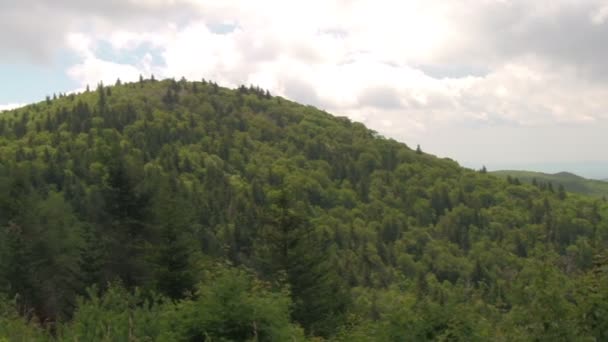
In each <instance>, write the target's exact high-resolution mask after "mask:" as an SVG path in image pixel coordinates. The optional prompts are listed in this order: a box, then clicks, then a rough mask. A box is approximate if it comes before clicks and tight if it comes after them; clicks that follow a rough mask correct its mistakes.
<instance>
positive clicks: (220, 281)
mask: <svg viewBox="0 0 608 342" xmlns="http://www.w3.org/2000/svg"><path fill="white" fill-rule="evenodd" d="M607 247H608V205H607V204H606V203H605V202H603V201H601V200H599V199H596V198H591V197H585V196H580V195H576V194H568V195H567V196H563V194H560V193H558V192H555V191H553V192H552V191H550V190H549V189H548V188H547V187H545V188H542V187H534V186H532V185H527V184H518V183H517V182H514V181H513V180H511V181H510V182H508V181H505V180H504V179H500V178H499V177H495V176H493V175H491V174H488V173H485V172H476V171H473V170H469V169H465V168H462V167H460V166H459V165H458V164H457V163H456V162H454V161H452V160H448V159H439V158H436V157H434V156H432V155H428V154H426V153H424V151H421V150H417V151H416V150H412V149H410V148H409V147H408V146H406V145H405V144H403V143H399V142H396V141H394V140H390V139H386V138H383V137H382V136H380V135H379V134H377V133H376V132H373V131H370V130H368V129H367V128H366V127H365V126H363V125H362V124H360V123H355V122H351V121H350V120H348V119H346V118H339V117H334V116H332V115H330V114H328V113H326V112H323V111H320V110H318V109H315V108H313V107H310V106H302V105H299V104H297V103H294V102H291V101H288V100H286V99H284V98H281V97H274V96H271V94H269V93H268V92H267V91H263V90H262V89H259V88H254V87H249V88H247V87H240V88H238V89H234V90H233V89H227V88H223V87H219V86H218V85H217V84H215V83H212V82H207V81H204V82H187V81H185V80H181V81H174V80H164V81H155V80H141V81H140V82H138V83H131V84H120V82H117V85H116V86H113V87H107V86H99V87H98V88H97V90H95V91H87V92H85V93H83V94H77V95H68V96H64V95H60V96H59V97H58V98H56V99H54V98H49V99H47V100H46V101H44V102H41V103H36V104H32V105H29V106H26V107H23V108H20V109H17V110H13V111H8V112H4V113H2V114H1V115H0V340H9V341H13V340H15V341H37V340H41V341H48V340H66V341H75V340H78V341H134V340H141V341H143V340H155V341H211V340H213V341H303V340H307V339H311V340H316V341H318V340H320V339H321V338H323V339H325V340H331V341H374V340H376V341H425V340H440V341H444V340H450V341H488V340H493V341H514V340H517V341H532V340H538V341H540V340H543V341H569V340H579V339H580V340H590V341H591V340H598V341H599V340H606V331H607V326H606V324H607V323H606V319H605V314H604V313H605V311H606V310H605V309H606V303H607V302H608V297H607V296H608V287H607V286H608V274H607V273H606V272H605V268H606V265H608V260H606V259H605V255H602V253H604V252H605V250H606V248H607ZM602 310H604V311H602Z"/></svg>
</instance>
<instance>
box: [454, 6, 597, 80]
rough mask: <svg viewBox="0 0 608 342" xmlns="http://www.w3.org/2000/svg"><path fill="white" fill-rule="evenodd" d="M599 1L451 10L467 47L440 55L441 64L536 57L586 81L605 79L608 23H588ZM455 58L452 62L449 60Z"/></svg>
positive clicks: (481, 63)
mask: <svg viewBox="0 0 608 342" xmlns="http://www.w3.org/2000/svg"><path fill="white" fill-rule="evenodd" d="M600 5H601V2H600V1H576V2H575V1H566V0H556V1H551V2H548V3H544V8H543V7H540V6H541V3H540V2H530V1H526V0H515V1H501V2H499V1H496V2H484V3H483V5H477V6H476V7H475V6H473V7H475V9H467V8H466V6H463V7H462V8H458V9H456V11H455V12H454V15H453V18H452V19H453V20H454V21H455V22H456V25H457V26H461V27H463V28H464V33H463V35H464V36H466V42H467V43H466V44H462V45H459V44H455V45H454V46H451V47H450V48H449V49H447V50H446V51H444V53H445V57H446V58H445V59H444V61H446V62H450V63H454V62H460V63H473V62H476V63H478V65H479V64H480V66H482V67H483V66H484V65H486V66H487V63H495V64H497V63H503V62H505V61H506V60H509V59H513V58H518V57H522V56H529V55H533V56H538V57H540V58H543V59H544V60H545V61H546V62H547V63H552V64H554V65H555V66H556V67H559V66H568V67H571V68H573V69H574V70H576V72H578V73H579V74H580V75H581V76H584V77H586V78H589V79H602V80H608V64H606V62H605V61H606V60H607V59H608V44H607V42H608V23H603V24H596V23H593V22H592V19H591V17H592V15H593V14H594V13H596V12H597V11H598V9H599V6H600ZM454 59H457V60H454Z"/></svg>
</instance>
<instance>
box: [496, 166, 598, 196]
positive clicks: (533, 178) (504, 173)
mask: <svg viewBox="0 0 608 342" xmlns="http://www.w3.org/2000/svg"><path fill="white" fill-rule="evenodd" d="M492 174H495V175H497V176H500V177H504V178H506V177H513V178H518V179H519V180H520V181H522V182H525V183H529V184H532V183H533V182H536V183H537V184H540V183H545V184H549V183H551V184H552V185H553V186H554V187H555V189H556V190H557V187H558V186H559V185H562V186H563V187H564V188H565V189H566V191H570V192H575V193H578V194H583V195H589V196H594V197H600V198H602V197H606V198H608V183H607V182H606V181H601V180H595V179H587V178H583V177H581V176H578V175H575V174H573V173H570V172H559V173H555V174H547V173H542V172H533V171H516V170H501V171H493V172H492Z"/></svg>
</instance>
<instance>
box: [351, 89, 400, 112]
mask: <svg viewBox="0 0 608 342" xmlns="http://www.w3.org/2000/svg"><path fill="white" fill-rule="evenodd" d="M358 102H359V105H361V106H370V107H376V108H383V109H394V108H399V107H401V100H400V98H399V94H398V93H397V91H396V90H395V89H393V88H389V87H374V88H368V89H366V90H364V91H363V92H362V93H361V94H359V98H358Z"/></svg>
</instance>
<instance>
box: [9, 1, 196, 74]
mask: <svg viewBox="0 0 608 342" xmlns="http://www.w3.org/2000/svg"><path fill="white" fill-rule="evenodd" d="M195 14H196V11H195V8H194V7H193V6H192V5H190V4H188V3H186V2H182V1H172V2H167V3H166V4H164V5H163V4H162V3H157V4H156V5H155V4H145V3H142V2H135V1H121V0H106V1H80V0H54V1H52V2H51V1H43V0H38V1H36V0H20V1H11V0H0V44H1V45H2V50H3V53H2V55H1V56H0V61H5V62H6V61H8V62H18V61H21V60H23V59H26V60H28V61H33V62H37V63H46V62H49V61H50V60H51V58H52V57H53V55H54V54H55V53H56V52H57V51H59V50H60V49H61V48H62V47H64V44H65V34H66V33H67V32H69V31H70V30H74V29H78V30H82V29H89V28H92V27H94V26H95V25H100V24H102V25H103V24H106V25H112V26H114V27H121V26H123V27H128V28H134V27H135V28H136V29H139V30H144V31H145V28H146V27H151V25H154V24H161V23H162V25H165V24H166V22H167V21H170V20H173V21H185V20H187V19H188V18H191V17H193V16H194V15H195ZM152 27H153V26H152Z"/></svg>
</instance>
